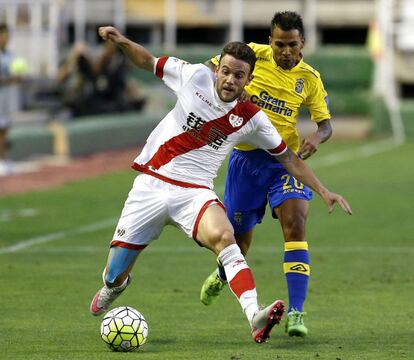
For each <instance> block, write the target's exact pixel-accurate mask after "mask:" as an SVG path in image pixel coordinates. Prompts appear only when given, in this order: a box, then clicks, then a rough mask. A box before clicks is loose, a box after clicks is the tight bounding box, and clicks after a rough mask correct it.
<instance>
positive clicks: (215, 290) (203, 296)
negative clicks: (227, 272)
mask: <svg viewBox="0 0 414 360" xmlns="http://www.w3.org/2000/svg"><path fill="white" fill-rule="evenodd" d="M225 285H226V282H224V281H223V280H221V279H220V278H219V276H218V275H217V270H214V271H213V272H212V273H211V274H210V275H209V276H208V278H207V279H206V280H205V281H204V284H203V286H202V287H201V291H200V300H201V302H202V303H203V304H204V305H211V304H212V303H213V301H214V300H215V299H216V298H217V297H218V296H219V295H220V292H221V290H222V289H223V288H224V286H225Z"/></svg>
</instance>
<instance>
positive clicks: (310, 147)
mask: <svg viewBox="0 0 414 360" xmlns="http://www.w3.org/2000/svg"><path fill="white" fill-rule="evenodd" d="M318 146H319V138H318V137H317V136H316V135H315V134H314V135H311V136H310V137H308V138H306V139H303V140H302V142H301V144H300V148H299V151H298V155H299V157H300V158H301V159H302V160H305V159H307V158H308V157H310V156H312V155H313V154H314V153H316V152H317V151H318Z"/></svg>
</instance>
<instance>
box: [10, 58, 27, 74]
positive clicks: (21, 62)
mask: <svg viewBox="0 0 414 360" xmlns="http://www.w3.org/2000/svg"><path fill="white" fill-rule="evenodd" d="M28 72H29V64H28V63H27V61H26V60H25V59H23V58H21V57H17V58H15V59H14V60H13V61H12V63H11V64H10V73H11V74H12V75H15V76H23V75H26V74H27V73H28Z"/></svg>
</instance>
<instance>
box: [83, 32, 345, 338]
mask: <svg viewBox="0 0 414 360" xmlns="http://www.w3.org/2000/svg"><path fill="white" fill-rule="evenodd" d="M99 34H100V36H101V37H102V38H103V39H104V40H109V41H112V42H114V43H115V44H116V45H118V46H119V47H120V48H121V49H122V50H123V51H124V53H125V54H126V55H127V56H128V57H129V58H130V59H131V60H132V62H133V63H134V64H135V65H136V66H138V67H140V68H142V69H145V70H148V71H151V72H153V73H154V74H155V75H156V76H158V77H159V78H161V79H162V80H163V81H164V83H165V84H166V85H167V86H168V87H170V88H171V89H172V90H173V91H174V92H175V94H176V95H177V99H178V100H177V103H176V105H175V107H174V108H173V110H171V111H170V112H169V113H168V114H167V115H166V116H165V117H164V119H163V120H162V121H161V122H160V123H159V124H158V126H157V127H156V128H155V129H154V130H153V132H152V133H151V134H150V136H149V137H148V139H147V142H146V144H145V146H144V148H143V150H142V152H141V153H140V155H139V156H138V157H137V158H136V159H135V161H134V164H133V168H135V169H136V170H138V171H140V172H142V173H143V174H141V175H139V176H137V178H136V179H135V181H134V185H133V187H132V189H131V191H130V193H129V195H128V198H127V200H126V202H125V205H124V208H123V210H122V213H121V217H120V219H119V222H118V225H117V227H116V229H115V233H114V236H113V239H112V241H111V244H110V246H111V247H110V251H109V256H108V260H107V264H106V267H105V270H104V273H103V280H104V286H103V287H102V288H101V289H100V290H98V292H97V293H96V295H95V296H94V298H93V300H92V303H91V306H90V310H91V312H92V314H93V315H99V314H101V313H103V312H104V311H106V310H107V309H108V306H109V305H110V304H111V303H112V302H113V301H114V300H115V299H116V298H117V297H118V296H119V294H120V293H121V292H122V291H123V290H125V288H126V287H127V285H128V284H129V283H130V279H131V276H130V271H131V270H132V267H133V265H134V262H135V260H136V259H137V257H138V255H139V254H140V253H141V252H142V250H143V249H144V248H145V247H146V246H147V245H149V244H150V243H151V242H152V241H153V240H154V239H156V238H158V236H159V235H160V233H161V231H162V229H163V228H164V226H165V225H167V224H172V225H174V226H176V227H178V228H180V229H182V230H183V231H184V232H185V233H186V234H187V235H188V236H189V237H192V238H193V239H194V240H195V241H196V242H197V243H198V244H199V245H201V246H203V247H206V248H208V249H210V250H211V251H213V252H214V253H215V254H216V255H217V256H218V258H219V259H220V261H221V263H222V264H223V266H224V269H225V272H226V276H227V280H228V284H229V287H230V289H231V291H232V292H233V293H234V295H235V296H236V297H237V299H238V301H239V303H240V305H241V307H242V310H243V312H244V314H245V315H246V317H247V320H248V321H249V324H250V327H251V329H252V336H253V340H254V341H256V342H258V343H262V342H266V341H267V339H268V338H269V334H270V331H271V330H272V328H273V326H274V325H275V324H278V323H279V322H280V320H281V318H282V315H283V312H284V303H283V301H281V300H276V301H274V302H273V303H272V304H270V305H269V306H267V307H265V308H263V309H261V308H259V305H258V302H257V293H256V287H255V283H254V279H253V275H252V272H251V271H250V268H249V267H248V265H247V263H246V261H245V259H244V257H243V255H242V253H241V251H240V248H239V247H238V246H237V244H236V240H235V238H234V231H233V227H232V226H231V224H230V222H229V220H228V219H227V216H226V213H225V210H224V208H223V205H222V203H221V202H220V200H219V199H218V197H217V195H216V194H215V193H214V191H213V179H214V177H215V176H216V174H217V170H218V168H219V166H220V165H221V163H222V162H223V160H224V159H225V157H226V155H227V153H228V152H229V151H230V150H231V149H232V147H233V146H234V145H235V144H237V143H239V142H241V141H248V142H250V143H252V144H254V145H255V146H257V147H260V148H262V149H264V150H266V151H268V152H269V153H270V154H272V155H274V156H277V158H278V159H279V161H280V162H282V163H283V164H284V165H285V166H286V167H287V169H288V170H289V171H290V172H291V173H292V174H294V176H295V177H296V178H298V179H300V181H302V182H304V183H306V184H307V185H309V186H310V187H311V188H312V189H313V190H314V191H315V192H317V193H318V194H319V195H320V196H321V197H322V199H323V200H324V201H325V203H326V205H327V207H328V209H329V211H332V210H333V205H334V204H335V203H338V204H339V205H340V206H341V208H342V209H343V210H344V211H345V212H347V213H351V208H350V206H349V204H348V203H347V201H346V200H345V199H344V198H343V197H342V196H340V195H338V194H334V193H331V192H329V191H328V190H327V189H326V188H325V187H324V186H323V185H322V184H321V183H320V181H319V180H318V179H317V178H316V176H315V175H314V174H313V172H312V171H311V169H310V168H309V167H308V166H307V165H306V164H305V163H304V162H303V161H302V160H300V159H299V158H298V157H297V156H296V155H295V154H294V153H292V152H291V151H290V150H289V149H287V147H286V145H285V143H284V142H283V141H282V139H281V137H280V136H279V134H278V133H277V132H276V130H275V128H274V127H273V126H272V125H271V124H270V121H269V120H268V118H267V116H266V115H265V114H264V113H263V112H262V111H261V110H260V109H259V108H257V107H256V106H255V105H253V104H252V103H250V102H238V101H237V99H238V98H239V96H240V95H241V93H242V91H243V88H244V86H245V85H246V84H248V83H249V82H250V80H251V79H252V72H253V69H254V65H255V62H256V57H255V55H254V52H253V51H252V50H251V49H250V48H249V47H248V46H246V45H245V44H243V43H239V42H234V43H229V44H227V45H226V46H225V47H224V49H223V51H222V56H221V60H220V64H219V66H218V68H217V71H216V73H215V74H213V73H212V72H211V71H210V70H209V69H208V68H207V67H205V66H204V65H202V64H198V65H191V64H188V63H186V62H184V61H182V60H179V59H177V58H174V57H161V58H155V57H154V56H153V55H152V54H151V53H149V52H148V51H147V50H146V49H145V48H144V47H142V46H141V45H139V44H136V43H134V42H132V41H131V40H129V39H127V38H126V37H125V36H123V35H122V34H120V32H119V31H118V30H117V29H115V28H113V27H110V26H108V27H101V28H100V29H99Z"/></svg>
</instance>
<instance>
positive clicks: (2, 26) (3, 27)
mask: <svg viewBox="0 0 414 360" xmlns="http://www.w3.org/2000/svg"><path fill="white" fill-rule="evenodd" d="M8 31H9V28H8V26H7V25H6V24H5V23H0V32H8Z"/></svg>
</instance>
